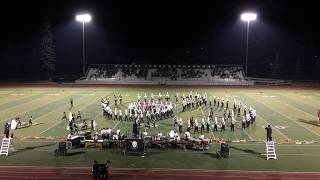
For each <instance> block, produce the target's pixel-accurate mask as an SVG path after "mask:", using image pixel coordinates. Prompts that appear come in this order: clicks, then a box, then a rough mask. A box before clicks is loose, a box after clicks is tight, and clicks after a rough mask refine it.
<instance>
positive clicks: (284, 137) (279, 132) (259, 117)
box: [241, 95, 289, 139]
mask: <svg viewBox="0 0 320 180" xmlns="http://www.w3.org/2000/svg"><path fill="white" fill-rule="evenodd" d="M245 96H247V95H245ZM249 98H250V96H249ZM251 99H253V98H251ZM253 100H254V101H256V100H255V99H253ZM241 102H245V101H243V100H242V99H241ZM256 102H258V101H256ZM246 104H247V103H246ZM257 117H259V118H260V119H262V120H263V121H264V122H265V123H267V124H270V123H269V122H268V121H267V120H266V119H264V118H263V117H262V116H261V115H259V114H257ZM275 130H276V131H277V132H278V133H279V134H281V135H282V136H283V137H284V138H286V139H289V138H288V137H287V136H286V135H284V134H283V133H282V132H281V131H279V130H278V129H277V128H275Z"/></svg>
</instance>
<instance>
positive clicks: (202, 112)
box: [201, 108, 216, 139]
mask: <svg viewBox="0 0 320 180" xmlns="http://www.w3.org/2000/svg"><path fill="white" fill-rule="evenodd" d="M201 112H202V115H203V116H204V117H205V115H204V112H203V108H201ZM210 132H211V135H212V137H213V139H216V137H215V136H214V134H213V132H212V129H211V128H210Z"/></svg>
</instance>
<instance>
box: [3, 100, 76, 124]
mask: <svg viewBox="0 0 320 180" xmlns="http://www.w3.org/2000/svg"><path fill="white" fill-rule="evenodd" d="M70 95H71V94H68V95H67V96H64V97H68V96H70ZM64 97H61V98H59V99H55V100H56V101H51V102H50V101H48V103H45V104H42V106H39V107H36V108H34V109H30V110H29V111H24V112H19V113H17V114H15V115H14V116H11V117H9V118H8V119H4V120H0V122H2V121H8V120H9V121H11V119H15V117H17V116H19V115H23V114H26V113H28V112H31V111H33V110H36V109H38V108H41V107H43V106H46V105H48V104H50V103H52V102H57V101H60V100H61V99H63V98H64ZM42 116H43V115H42ZM40 117H41V116H40ZM38 118H39V117H38ZM38 118H35V119H38ZM35 119H34V120H35Z"/></svg>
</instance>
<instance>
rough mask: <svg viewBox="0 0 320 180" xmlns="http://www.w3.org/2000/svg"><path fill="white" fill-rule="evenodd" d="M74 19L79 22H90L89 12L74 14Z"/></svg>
mask: <svg viewBox="0 0 320 180" xmlns="http://www.w3.org/2000/svg"><path fill="white" fill-rule="evenodd" d="M76 20H77V21H79V22H83V23H86V22H90V21H91V15H90V14H79V15H76Z"/></svg>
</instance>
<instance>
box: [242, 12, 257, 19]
mask: <svg viewBox="0 0 320 180" xmlns="http://www.w3.org/2000/svg"><path fill="white" fill-rule="evenodd" d="M256 19H257V14H256V13H249V12H247V13H242V14H241V20H243V21H254V20H256Z"/></svg>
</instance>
